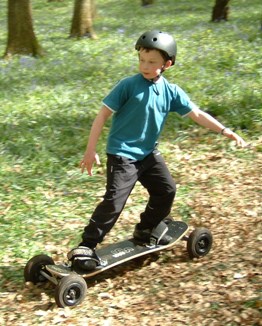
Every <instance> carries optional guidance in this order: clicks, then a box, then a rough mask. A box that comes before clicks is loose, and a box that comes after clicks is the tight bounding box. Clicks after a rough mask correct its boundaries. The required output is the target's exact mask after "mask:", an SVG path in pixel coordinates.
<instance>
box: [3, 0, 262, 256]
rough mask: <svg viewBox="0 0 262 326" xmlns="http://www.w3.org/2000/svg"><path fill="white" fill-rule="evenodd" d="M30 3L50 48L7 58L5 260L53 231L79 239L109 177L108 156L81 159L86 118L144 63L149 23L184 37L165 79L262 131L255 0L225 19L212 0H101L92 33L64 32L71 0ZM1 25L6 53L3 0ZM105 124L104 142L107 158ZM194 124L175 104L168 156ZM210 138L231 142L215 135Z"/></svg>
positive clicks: (53, 238)
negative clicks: (87, 170)
mask: <svg viewBox="0 0 262 326" xmlns="http://www.w3.org/2000/svg"><path fill="white" fill-rule="evenodd" d="M32 3H33V17H34V26H35V32H36V35H37V38H38V40H39V42H40V44H41V45H42V47H43V48H44V50H45V52H46V54H45V56H44V57H43V58H42V59H35V58H32V57H26V56H15V57H14V58H13V59H12V60H10V61H4V60H1V61H0V102H1V110H0V153H1V156H0V185H1V189H2V190H1V192H0V213H1V229H2V232H1V242H0V243H1V244H0V248H1V254H0V257H5V259H6V261H12V260H19V259H20V258H25V259H26V258H28V257H29V256H30V255H31V254H32V253H34V252H37V251H38V250H42V249H43V248H44V244H46V243H50V242H51V243H54V242H55V243H56V244H58V243H64V246H69V245H71V244H73V243H75V242H76V241H77V240H76V238H77V236H78V235H79V234H80V232H81V228H82V226H83V224H84V223H85V219H86V217H88V216H90V214H91V212H92V210H93V208H94V205H95V203H97V202H98V201H99V200H100V197H101V194H102V192H103V189H104V183H105V177H104V174H103V169H104V166H102V167H100V168H99V169H97V170H96V174H95V176H94V177H93V178H92V179H90V178H88V177H87V176H85V175H81V174H80V172H79V171H78V163H79V161H80V159H81V156H82V154H83V152H84V149H85V146H86V141H87V136H88V130H89V128H90V125H91V123H92V120H93V118H94V117H95V115H96V113H97V110H98V109H99V107H100V103H101V100H102V98H103V97H104V96H105V95H106V94H107V92H108V91H109V90H110V89H111V88H112V87H113V85H114V83H115V82H117V81H118V80H119V79H121V78H123V77H125V76H126V75H130V74H134V73H135V72H137V53H136V51H135V50H134V43H135V41H136V39H137V38H138V37H139V35H140V34H141V33H142V32H144V31H145V30H148V29H151V28H158V29H162V30H165V31H168V32H170V33H172V34H173V35H174V36H175V38H176V39H177V42H178V57H177V64H176V66H175V67H174V69H171V70H170V71H168V72H167V74H166V76H167V77H168V79H169V80H171V81H173V82H176V83H177V84H179V85H180V86H181V87H182V88H183V89H185V91H187V92H188V93H189V94H190V96H191V98H192V100H193V101H195V102H196V103H197V104H199V105H200V106H201V107H202V108H204V109H206V110H208V111H209V112H210V113H211V114H213V115H215V116H217V117H218V118H219V119H220V120H221V121H222V122H223V123H225V124H226V125H228V126H231V127H233V128H235V129H236V130H238V131H239V132H240V133H242V135H244V137H247V138H249V139H252V138H254V139H255V138H257V136H258V135H259V132H260V131H261V121H262V116H261V54H262V53H261V32H260V30H259V28H260V18H261V17H260V11H259V9H260V1H259V0H254V1H253V2H252V5H250V4H249V2H248V1H244V0H241V1H232V12H231V14H230V21H229V22H227V23H220V24H212V23H210V22H209V20H210V16H211V8H212V4H211V2H210V1H209V0H203V1H185V0H180V1H177V2H176V3H174V4H173V3H172V1H171V2H170V1H169V0H156V4H155V5H154V6H152V7H150V8H147V9H145V8H141V7H140V1H138V0H136V1H125V2H119V1H116V0H114V1H113V0H111V1H103V0H100V1H99V0H98V1H97V7H98V16H97V18H96V20H95V26H94V27H95V30H96V33H97V34H98V36H99V39H98V40H96V41H91V40H89V39H83V40H74V39H69V38H68V35H69V29H70V22H71V18H72V3H73V1H64V2H57V3H55V2H50V3H48V2H47V1H46V0H42V1H40V0H34V1H32ZM0 30H1V33H0V54H4V50H5V46H6V38H7V32H6V4H5V2H4V1H2V2H1V3H0ZM108 127H109V125H107V128H105V131H104V133H103V135H102V139H101V141H100V143H99V148H98V151H99V152H100V153H101V156H102V159H103V161H104V158H105V155H104V146H105V139H106V135H107V130H108ZM193 128H194V127H193V125H192V124H191V123H190V122H189V121H188V120H186V119H184V120H183V119H181V118H178V117H176V116H174V115H173V116H170V118H169V120H168V123H167V127H166V129H165V132H164V133H163V136H162V142H163V145H162V146H163V152H166V156H167V159H168V161H169V162H170V163H172V162H173V158H172V157H170V154H168V153H169V152H168V144H169V143H170V142H173V143H175V144H177V143H180V142H182V143H183V144H184V147H185V148H190V146H191V145H190V139H191V136H190V132H191V131H192V130H193ZM213 137H214V139H216V138H215V137H216V136H213ZM205 140H206V138H205V135H204V140H202V141H203V142H204V141H205ZM199 141H200V142H201V140H199ZM213 146H217V147H218V148H223V146H224V145H222V144H216V141H215V144H214V145H213ZM205 150H206V147H205V148H204V149H203V151H205ZM176 163H177V164H179V163H178V162H176ZM190 187H191V186H190V185H185V186H183V187H182V188H181V190H183V191H182V192H181V194H180V197H179V200H178V206H179V211H180V213H181V214H185V215H186V218H187V219H189V218H190V209H189V208H188V207H187V206H186V205H184V202H183V199H184V198H186V196H187V194H188V193H189V192H190ZM196 191H197V190H196ZM138 206H139V205H138ZM72 225H73V226H72ZM70 226H71V228H70ZM63 241H64V242H63ZM6 257H7V258H6ZM1 259H2V258H1Z"/></svg>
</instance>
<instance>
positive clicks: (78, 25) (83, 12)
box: [70, 0, 96, 39]
mask: <svg viewBox="0 0 262 326" xmlns="http://www.w3.org/2000/svg"><path fill="white" fill-rule="evenodd" d="M95 12H96V10H95V0H75V5H74V15H73V19H72V25H71V31H70V37H90V38H92V39H96V34H95V32H94V30H93V19H94V17H95Z"/></svg>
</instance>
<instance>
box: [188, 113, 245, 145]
mask: <svg viewBox="0 0 262 326" xmlns="http://www.w3.org/2000/svg"><path fill="white" fill-rule="evenodd" d="M187 116H188V117H189V118H191V119H192V120H194V121H195V122H196V123H198V124H199V125H201V126H203V127H206V128H208V129H210V130H212V131H215V132H217V133H221V134H222V135H224V136H226V137H228V138H230V139H232V140H235V142H236V143H237V145H238V146H241V147H245V146H247V143H246V142H245V141H244V139H242V138H241V137H240V136H238V135H237V134H236V133H235V132H233V131H232V130H230V129H229V128H226V127H225V126H224V125H222V124H221V123H220V122H219V121H217V120H216V119H215V118H213V117H212V116H211V115H210V114H208V113H206V112H204V111H202V110H200V109H199V108H197V107H195V108H194V109H193V110H192V111H191V112H190V113H189V114H188V115H187Z"/></svg>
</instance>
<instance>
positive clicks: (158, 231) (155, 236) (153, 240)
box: [150, 221, 168, 247]
mask: <svg viewBox="0 0 262 326" xmlns="http://www.w3.org/2000/svg"><path fill="white" fill-rule="evenodd" d="M167 231H168V227H167V225H166V223H165V222H163V221H162V222H160V223H159V224H158V225H157V226H156V227H155V228H154V229H153V230H152V232H151V235H150V247H155V246H157V245H158V244H159V242H160V240H161V239H162V238H163V236H164V235H165V234H166V233H167Z"/></svg>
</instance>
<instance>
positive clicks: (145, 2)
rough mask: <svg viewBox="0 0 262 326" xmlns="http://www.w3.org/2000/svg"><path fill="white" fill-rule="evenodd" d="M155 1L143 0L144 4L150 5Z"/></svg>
mask: <svg viewBox="0 0 262 326" xmlns="http://www.w3.org/2000/svg"><path fill="white" fill-rule="evenodd" d="M153 3H154V0H142V6H144V7H145V6H149V5H152V4H153Z"/></svg>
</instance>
